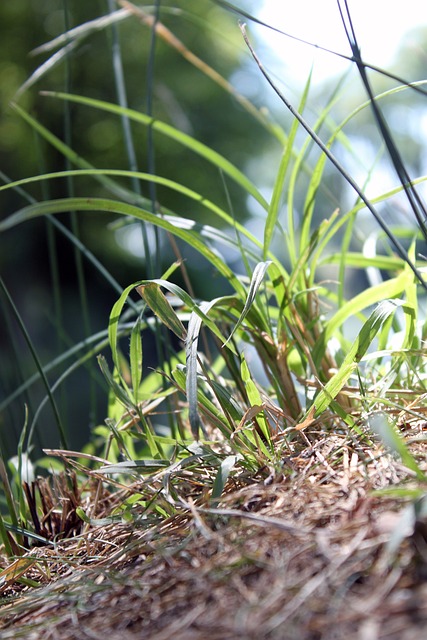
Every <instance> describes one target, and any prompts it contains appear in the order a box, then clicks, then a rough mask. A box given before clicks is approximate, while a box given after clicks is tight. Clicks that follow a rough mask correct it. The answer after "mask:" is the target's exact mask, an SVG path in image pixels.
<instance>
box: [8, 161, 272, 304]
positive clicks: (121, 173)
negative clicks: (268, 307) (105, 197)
mask: <svg viewBox="0 0 427 640" xmlns="http://www.w3.org/2000/svg"><path fill="white" fill-rule="evenodd" d="M0 176H4V174H2V172H0ZM67 176H75V177H78V176H95V177H97V176H116V177H125V178H135V179H138V180H144V181H149V180H151V181H154V182H156V183H157V184H160V185H162V186H164V187H167V188H168V189H172V190H173V191H176V192H178V193H180V194H182V195H184V196H186V197H188V198H189V199H190V200H194V201H196V202H197V203H198V204H200V205H201V206H203V207H205V208H206V209H207V210H208V211H210V212H211V213H213V214H215V216H216V217H218V218H220V220H222V221H224V222H226V223H227V224H228V225H230V226H233V227H234V228H235V229H236V230H237V231H238V232H239V234H241V235H244V236H245V237H246V238H247V239H248V240H249V241H250V242H251V243H252V244H253V245H254V246H255V247H257V248H260V249H261V248H262V247H263V244H262V242H261V241H260V240H258V239H257V238H256V237H255V236H254V235H253V234H251V233H250V231H248V230H247V229H246V227H245V226H244V225H242V224H240V223H239V222H237V221H235V220H234V218H233V217H231V216H230V215H229V214H228V213H226V212H225V211H224V210H223V209H221V208H220V207H219V206H218V205H216V204H215V203H213V202H211V201H210V200H207V199H206V198H204V197H203V196H202V195H200V194H199V193H197V192H196V191H193V190H192V189H189V188H188V187H185V186H184V185H181V184H179V183H177V182H174V181H173V180H170V179H169V178H163V177H161V176H157V175H151V174H148V173H141V172H138V171H135V172H134V171H128V170H122V169H74V170H71V171H58V172H54V173H46V174H43V175H40V176H32V177H30V178H23V179H21V180H15V181H11V180H10V179H8V178H7V177H6V176H4V179H5V180H6V181H7V184H5V185H0V191H3V190H5V189H18V188H19V187H20V186H22V185H25V184H31V183H33V182H39V181H42V180H52V179H56V178H64V177H67ZM46 199H47V198H46ZM27 200H28V202H31V203H35V202H36V200H35V199H34V198H31V196H28V197H27ZM146 203H148V201H146ZM170 213H172V212H170ZM162 215H163V217H164V218H165V219H166V220H169V221H172V220H173V221H174V223H175V224H180V225H181V226H182V227H183V228H186V229H195V230H198V229H202V228H203V229H211V228H212V227H209V225H199V224H198V223H196V222H195V221H194V220H192V219H186V218H183V217H182V216H179V218H178V219H177V217H176V215H175V216H171V217H170V218H169V217H168V215H167V210H165V209H164V208H163V207H162ZM56 223H57V225H60V223H59V222H58V221H56ZM122 224H126V222H125V221H124V222H123V223H122ZM111 228H118V225H111ZM67 231H68V230H67ZM216 232H217V233H218V234H219V236H220V237H224V241H225V237H227V238H228V242H230V243H232V239H231V238H230V237H229V236H225V234H221V231H220V230H219V229H216ZM68 233H69V232H68ZM211 235H212V234H211ZM76 242H77V245H76V246H81V247H82V248H81V249H80V250H81V251H83V245H81V243H80V244H78V241H77V240H76ZM234 245H235V243H234ZM235 246H236V245H235ZM239 246H240V245H239ZM245 250H247V249H245ZM254 255H255V254H254ZM270 257H271V255H270ZM114 287H115V289H116V290H117V289H118V290H119V293H121V291H122V287H120V285H118V284H117V283H115V285H114Z"/></svg>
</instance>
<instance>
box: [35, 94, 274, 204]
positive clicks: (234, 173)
mask: <svg viewBox="0 0 427 640" xmlns="http://www.w3.org/2000/svg"><path fill="white" fill-rule="evenodd" d="M43 95H47V96H49V97H54V98H58V99H60V100H68V101H70V102H74V103H76V104H82V105H85V106H87V107H92V108H95V109H101V110H103V111H107V112H108V113H114V114H116V115H118V116H120V117H127V118H129V119H130V120H133V121H134V122H138V123H139V124H142V125H144V126H146V127H147V126H148V127H151V128H152V130H153V131H157V132H158V133H161V134H163V135H164V136H166V137H168V138H170V139H171V140H175V141H176V142H178V143H179V144H181V145H182V146H183V147H186V148H188V149H190V150H191V151H193V153H196V154H197V155H199V156H201V157H202V158H204V159H205V160H207V161H208V162H210V163H211V164H213V165H214V166H215V167H217V168H218V169H219V170H220V171H222V172H223V173H224V174H225V175H227V176H229V178H231V179H232V180H233V181H235V182H236V183H237V184H238V185H239V186H240V187H241V188H242V189H243V190H244V191H246V192H247V193H248V194H250V195H251V196H253V197H254V198H255V200H256V201H257V202H258V203H259V204H260V205H261V206H262V207H263V209H265V210H267V209H268V203H267V201H266V200H265V198H264V197H263V196H262V195H261V193H260V192H259V191H258V190H257V189H256V187H255V186H254V185H253V183H252V182H251V181H250V180H249V179H248V178H247V177H246V176H245V175H244V174H243V173H242V172H241V171H240V170H239V169H237V167H236V166H235V165H233V164H232V163H231V162H229V160H227V159H226V158H224V156H222V155H221V154H219V153H217V152H216V151H214V150H213V149H211V148H210V147H208V146H207V145H205V144H203V143H202V142H199V141H198V140H196V139H195V138H192V137H191V136H189V135H188V134H186V133H183V132H182V131H179V130H178V129H176V128H175V127H172V126H171V125H169V124H167V123H165V122H161V121H160V120H156V119H155V118H153V117H151V116H147V115H146V114H143V113H139V112H138V111H134V110H133V109H126V108H124V107H120V106H117V105H115V104H112V103H110V102H105V101H103V100H94V99H93V98H87V97H85V96H77V95H71V94H69V93H62V92H44V93H43Z"/></svg>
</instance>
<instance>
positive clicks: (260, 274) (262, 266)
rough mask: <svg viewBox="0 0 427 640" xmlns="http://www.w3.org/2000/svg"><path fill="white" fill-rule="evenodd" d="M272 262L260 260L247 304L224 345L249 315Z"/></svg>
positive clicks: (253, 276)
mask: <svg viewBox="0 0 427 640" xmlns="http://www.w3.org/2000/svg"><path fill="white" fill-rule="evenodd" d="M270 264H271V260H267V261H266V262H259V263H258V264H257V265H256V267H255V269H254V271H253V274H252V278H251V282H250V286H249V291H248V295H247V297H246V301H245V305H244V307H243V310H242V313H241V314H240V316H239V319H238V320H237V322H236V324H235V325H234V327H233V330H232V331H231V333H230V335H229V337H228V338H227V340H226V341H225V343H224V345H223V346H224V347H225V346H226V345H227V344H228V343H229V342H230V340H231V339H232V337H233V336H234V334H235V333H236V331H237V329H238V328H239V327H240V325H241V324H242V322H243V320H244V319H245V318H246V316H247V315H248V313H249V311H250V308H251V307H252V305H253V303H254V302H255V298H256V295H257V293H258V289H259V288H260V286H261V284H262V281H263V280H264V276H265V274H266V272H267V269H268V267H269V266H270Z"/></svg>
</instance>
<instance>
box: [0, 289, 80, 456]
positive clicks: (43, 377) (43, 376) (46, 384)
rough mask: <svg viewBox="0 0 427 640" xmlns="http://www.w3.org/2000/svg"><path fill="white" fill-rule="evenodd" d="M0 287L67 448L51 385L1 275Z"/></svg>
mask: <svg viewBox="0 0 427 640" xmlns="http://www.w3.org/2000/svg"><path fill="white" fill-rule="evenodd" d="M0 288H1V289H2V291H3V293H4V295H5V297H6V299H7V301H8V303H9V305H10V307H11V309H12V312H13V315H14V317H15V320H16V322H17V324H18V326H19V328H20V330H21V333H22V335H23V337H24V339H25V342H26V343H27V346H28V349H29V350H30V353H31V355H32V358H33V360H34V364H35V365H36V368H37V370H38V372H39V374H40V378H41V380H42V382H43V385H44V387H45V389H46V393H47V396H48V398H49V401H50V405H51V407H52V412H53V415H54V418H55V422H56V426H57V429H58V433H59V436H60V441H61V446H62V447H63V448H65V449H67V448H68V445H67V436H66V433H65V429H64V426H63V424H62V420H61V416H60V415H59V411H58V407H57V406H56V402H55V399H54V397H53V394H52V390H51V387H50V385H49V382H48V379H47V377H46V374H45V372H44V370H43V367H42V364H41V362H40V359H39V357H38V355H37V352H36V349H35V346H34V344H33V342H32V340H31V337H30V335H29V333H28V331H27V329H26V326H25V324H24V321H23V320H22V318H21V315H20V313H19V311H18V309H17V308H16V306H15V303H14V302H13V299H12V297H11V296H10V294H9V291H8V289H7V287H6V285H5V283H4V282H3V278H1V277H0Z"/></svg>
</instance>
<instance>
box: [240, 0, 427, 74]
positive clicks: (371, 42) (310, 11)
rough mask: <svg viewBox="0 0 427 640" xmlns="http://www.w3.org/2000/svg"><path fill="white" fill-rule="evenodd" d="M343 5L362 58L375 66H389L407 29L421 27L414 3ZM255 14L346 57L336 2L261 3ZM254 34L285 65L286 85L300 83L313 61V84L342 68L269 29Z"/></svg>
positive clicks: (419, 7)
mask: <svg viewBox="0 0 427 640" xmlns="http://www.w3.org/2000/svg"><path fill="white" fill-rule="evenodd" d="M348 6H349V9H350V13H351V16H352V20H353V26H354V29H355V32H356V36H357V38H358V42H359V46H360V48H361V52H362V58H363V59H364V60H365V61H366V62H370V63H371V64H375V65H378V66H387V65H389V64H390V62H391V61H392V59H393V54H394V53H395V51H396V47H397V46H398V44H399V42H400V40H401V39H402V37H403V36H404V35H405V33H406V32H407V31H409V30H410V29H411V28H413V27H416V26H421V25H423V24H424V25H425V24H427V12H426V11H425V10H424V9H423V6H424V4H423V3H422V2H420V0H403V2H391V0H348ZM257 16H258V17H259V18H260V19H261V20H263V21H264V22H266V23H268V24H272V25H274V26H275V27H277V28H279V29H281V30H282V31H285V32H287V33H290V34H292V35H295V36H298V37H300V38H302V39H304V40H309V41H310V42H313V43H316V44H319V45H322V46H325V47H327V48H329V49H333V50H336V51H339V52H341V53H344V54H346V55H351V53H350V49H349V45H348V42H347V40H346V36H345V33H344V29H343V26H342V23H341V18H340V14H339V11H338V3H337V0H298V1H295V0H292V1H290V0H264V2H263V5H262V7H261V8H260V10H259V11H258V12H257ZM253 28H254V27H251V29H253ZM259 34H260V35H262V36H263V38H264V39H265V40H266V42H267V43H268V46H269V48H270V50H271V51H274V52H275V53H276V55H277V56H278V57H280V59H281V60H283V61H286V62H287V63H288V64H290V66H291V73H292V75H293V76H294V77H293V78H290V80H292V81H295V80H298V78H299V77H300V76H302V81H303V82H304V81H305V80H306V78H307V73H308V71H309V70H310V67H311V64H312V62H313V59H315V60H316V65H315V78H314V79H315V81H316V80H317V81H320V80H323V79H324V78H325V77H327V76H328V75H332V74H336V73H340V72H341V71H342V70H344V69H345V68H346V67H347V66H348V63H346V62H345V61H344V62H340V59H339V58H337V57H336V56H332V55H330V54H326V53H321V52H319V51H318V50H316V49H314V48H312V47H308V46H306V45H303V44H297V43H295V42H293V41H292V40H290V39H289V38H287V37H285V36H282V35H280V34H275V33H274V32H273V31H271V30H268V29H265V28H260V31H259Z"/></svg>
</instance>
